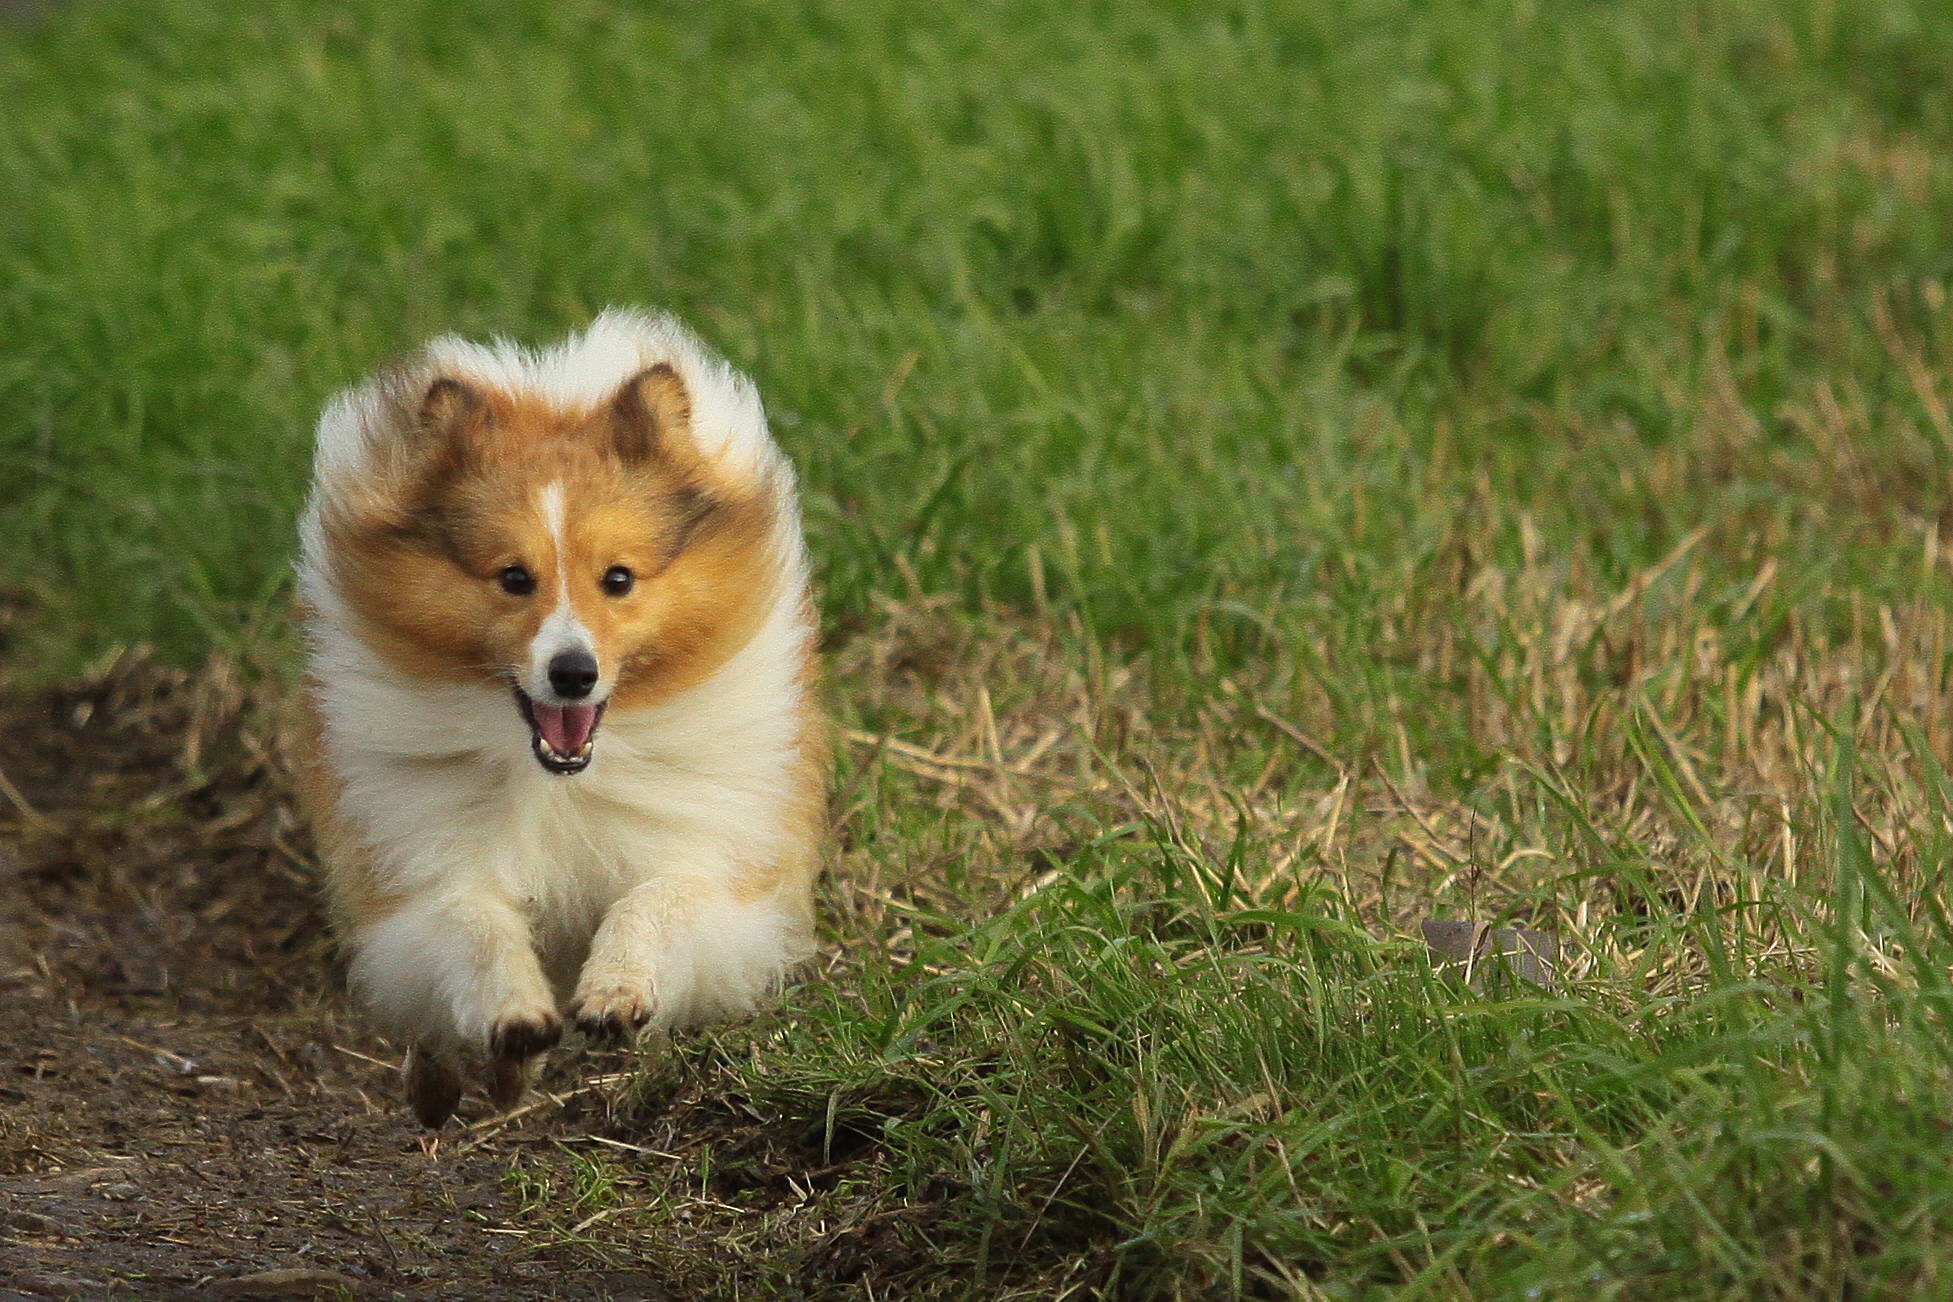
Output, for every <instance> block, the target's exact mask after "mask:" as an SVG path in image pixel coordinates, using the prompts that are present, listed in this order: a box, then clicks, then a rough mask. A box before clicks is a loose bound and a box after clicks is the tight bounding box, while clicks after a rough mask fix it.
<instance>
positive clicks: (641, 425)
mask: <svg viewBox="0 0 1953 1302" xmlns="http://www.w3.org/2000/svg"><path fill="white" fill-rule="evenodd" d="M610 439H611V446H612V447H613V448H615V449H616V451H617V455H618V456H619V457H622V458H623V459H624V461H626V462H627V463H630V464H633V465H635V464H637V463H639V462H642V461H646V460H649V459H650V458H651V457H652V456H653V455H663V456H671V455H673V454H675V453H683V452H685V451H688V450H689V449H690V448H691V446H692V395H691V393H690V392H688V391H687V390H686V388H685V381H683V380H681V379H679V378H678V372H677V371H675V370H673V369H672V367H671V364H670V363H669V362H659V363H658V364H657V365H656V366H649V367H646V368H645V369H644V370H642V371H639V372H638V373H637V374H636V375H633V376H632V377H631V378H630V379H628V380H626V381H624V387H623V388H621V389H619V390H618V391H617V397H616V398H615V399H613V400H612V401H611V404H610Z"/></svg>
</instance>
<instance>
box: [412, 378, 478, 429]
mask: <svg viewBox="0 0 1953 1302" xmlns="http://www.w3.org/2000/svg"><path fill="white" fill-rule="evenodd" d="M485 406H487V403H485V402H484V401H483V400H482V396H481V394H480V393H479V392H477V391H476V389H475V388H474V387H473V386H472V385H468V384H464V383H462V382H461V381H460V380H457V379H455V378H454V377H453V376H451V375H443V376H441V377H440V378H438V379H436V380H435V381H434V383H432V384H430V385H428V386H427V392H426V393H425V394H423V395H422V396H421V400H420V417H419V420H418V422H417V423H418V424H419V426H420V430H421V433H422V434H423V435H425V436H428V437H432V438H445V437H447V436H448V435H450V434H455V433H458V432H460V430H461V429H462V428H463V427H464V426H466V425H468V424H469V423H471V422H472V421H473V420H474V418H475V417H476V416H477V415H479V414H480V413H481V410H482V408H483V407H485Z"/></svg>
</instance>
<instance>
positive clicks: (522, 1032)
mask: <svg viewBox="0 0 1953 1302" xmlns="http://www.w3.org/2000/svg"><path fill="white" fill-rule="evenodd" d="M562 1038H563V1019H562V1018H560V1017H558V1016H557V1015H556V1014H555V1013H528V1014H523V1015H520V1016H514V1017H504V1018H502V1019H501V1020H500V1021H498V1022H496V1023H495V1025H493V1026H491V1027H489V1028H488V1056H489V1057H491V1058H496V1059H506V1060H508V1061H511V1062H521V1061H522V1060H523V1059H525V1058H533V1057H535V1056H536V1055H537V1054H539V1053H541V1052H542V1051H543V1050H545V1049H547V1048H549V1047H551V1046H552V1045H554V1044H555V1043H556V1042H557V1041H558V1040H560V1039H562Z"/></svg>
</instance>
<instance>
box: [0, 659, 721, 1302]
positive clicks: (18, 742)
mask: <svg viewBox="0 0 1953 1302" xmlns="http://www.w3.org/2000/svg"><path fill="white" fill-rule="evenodd" d="M264 704H265V702H264V699H262V696H261V693H260V692H259V691H258V689H253V688H251V687H249V686H248V685H246V684H245V683H244V682H243V681H242V679H241V678H240V677H239V676H238V675H236V674H234V673H229V672H226V671H225V670H224V669H223V668H222V667H221V666H219V667H217V668H214V669H212V670H211V671H208V672H204V673H201V674H198V675H194V676H192V675H187V674H183V673H179V672H175V671H170V670H166V669H162V668H158V667H155V666H153V665H149V664H147V663H145V662H143V661H142V660H140V659H139V658H132V657H124V658H123V660H121V661H120V662H118V663H117V664H115V665H113V666H111V667H110V669H109V670H108V671H106V672H105V673H103V674H102V675H100V676H99V677H98V678H96V679H94V680H92V681H90V682H89V683H87V684H85V685H83V686H81V687H78V688H74V689H71V690H66V691H61V692H56V693H52V694H35V695H32V696H27V697H16V698H14V699H12V700H8V701H5V702H0V773H4V774H5V775H6V777H7V778H8V779H10V782H11V785H12V787H13V788H14V789H13V791H12V792H11V793H7V792H4V791H0V795H5V797H6V798H5V800H4V802H0V1302H6V1300H7V1299H13V1298H18V1297H23V1296H25V1297H48V1296H54V1297H82V1298H93V1297H101V1296H118V1297H140V1298H177V1297H182V1298H207V1297H271V1296H276V1297H313V1296H317V1297H341V1296H347V1295H355V1296H363V1297H376V1298H385V1297H411V1298H423V1297H425V1298H457V1299H460V1298H467V1299H478V1298H513V1299H527V1298H572V1299H581V1298H613V1299H618V1300H620V1302H621V1300H622V1299H627V1298H643V1299H651V1298H665V1297H670V1296H692V1294H691V1293H690V1292H689V1291H685V1292H679V1291H676V1285H675V1283H674V1282H673V1281H672V1280H670V1279H669V1278H668V1277H666V1276H661V1275H659V1274H657V1273H654V1272H651V1271H647V1270H646V1269H645V1268H644V1265H643V1262H642V1261H641V1260H640V1259H639V1258H638V1257H636V1256H634V1255H633V1254H632V1253H630V1252H627V1251H619V1250H618V1248H617V1245H616V1244H615V1243H609V1244H607V1243H606V1241H605V1240H604V1237H603V1233H604V1228H605V1227H603V1226H596V1227H590V1228H588V1231H587V1232H584V1231H579V1232H578V1233H576V1234H564V1233H562V1232H561V1230H560V1227H561V1223H562V1222H561V1218H560V1217H557V1216H548V1217H541V1216H539V1215H538V1214H537V1208H536V1207H535V1205H534V1202H535V1200H534V1198H533V1197H532V1196H527V1195H530V1194H532V1193H533V1191H534V1190H536V1189H538V1188H544V1187H567V1185H568V1183H569V1181H570V1175H571V1173H570V1170H569V1168H571V1167H572V1166H573V1165H574V1163H575V1160H576V1158H575V1152H576V1146H577V1143H579V1142H581V1143H589V1142H593V1141H591V1140H590V1139H589V1134H590V1132H591V1131H592V1130H596V1129H601V1128H602V1122H603V1118H604V1117H605V1116H606V1115H607V1111H608V1105H609V1104H610V1103H611V1102H612V1100H610V1099H609V1098H607V1097H606V1093H605V1089H606V1087H603V1086H599V1087H597V1088H595V1089H590V1088H588V1087H587V1086H586V1087H585V1088H584V1089H583V1092H582V1093H579V1094H576V1095H575V1096H574V1097H572V1098H570V1099H569V1100H568V1101H567V1102H560V1103H559V1102H556V1101H551V1100H543V1101H542V1103H541V1106H538V1107H535V1108H532V1109H531V1110H530V1111H529V1112H528V1113H526V1114H524V1115H523V1116H522V1117H520V1118H518V1119H517V1124H515V1125H513V1126H508V1127H503V1126H500V1125H497V1124H492V1123H489V1122H487V1121H485V1120H484V1118H485V1108H484V1106H483V1105H482V1104H481V1103H479V1102H478V1101H477V1102H475V1103H474V1104H473V1107H474V1111H473V1112H472V1113H468V1114H466V1115H464V1117H463V1121H464V1122H467V1121H473V1122H475V1123H477V1124H476V1128H475V1129H473V1130H468V1129H463V1128H458V1127H457V1126H455V1125H453V1124H451V1125H450V1126H449V1128H448V1130H447V1131H446V1132H445V1133H444V1134H443V1135H442V1136H441V1138H440V1141H439V1142H438V1143H434V1142H430V1140H429V1139H428V1137H427V1136H426V1135H425V1134H424V1133H423V1132H422V1131H420V1130H419V1129H418V1128H417V1127H416V1126H414V1125H413V1124H412V1123H411V1121H410V1120H409V1119H408V1118H407V1116H406V1114H405V1112H404V1110H403V1109H402V1108H401V1107H400V1106H399V1105H398V1103H397V1101H396V1099H397V1087H396V1083H395V1079H394V1074H393V1072H392V1071H391V1070H390V1069H389V1068H388V1066H387V1065H386V1064H387V1063H388V1062H390V1061H392V1059H393V1057H394V1053H395V1051H394V1050H393V1049H391V1048H390V1047H388V1046H386V1045H385V1044H383V1043H381V1042H379V1041H377V1040H375V1039H373V1038H372V1037H370V1036H368V1035H366V1034H365V1033H364V1032H363V1031H362V1030H361V1029H360V1027H359V1025H358V1023H357V1021H356V1020H355V1019H354V1017H353V1016H352V1015H351V1012H350V1010H349V1009H348V1007H347V1006H346V1003H345V1000H344V998H343V996H342V995H341V994H340V993H339V985H338V978H337V975H336V973H335V972H334V970H333V968H332V965H331V959H330V945H329V943H328V941H327V939H326V937H325V935H324V932H323V930H322V926H321V920H320V917H319V914H318V911H317V909H316V907H315V903H314V890H313V884H312V880H311V877H310V870H309V868H308V867H307V861H306V858H305V851H304V845H303V837H302V832H301V830H300V829H299V828H298V827H297V826H296V823H295V821H294V819H293V816H292V812H291V809H290V807H289V802H288V800H287V798H286V795H285V790H286V788H285V784H284V783H283V782H282V781H281V780H280V766H279V764H278V762H277V747H276V745H275V744H274V732H275V730H274V729H273V728H272V727H271V726H270V725H269V723H268V722H267V721H268V720H269V719H270V717H271V715H270V713H269V712H268V711H267V710H266V709H265V708H264ZM621 1066H622V1062H621V1059H619V1058H618V1057H616V1056H612V1057H611V1058H610V1059H608V1060H602V1059H598V1060H594V1061H593V1060H592V1059H591V1058H590V1057H588V1056H578V1057H577V1058H575V1059H574V1060H572V1061H568V1062H558V1063H556V1064H554V1065H553V1066H552V1069H551V1075H550V1076H548V1077H546V1078H545V1081H544V1087H545V1088H546V1089H549V1090H553V1091H559V1092H560V1091H566V1090H574V1089H576V1088H578V1085H579V1084H580V1083H582V1082H584V1081H587V1078H588V1076H589V1075H590V1074H592V1073H596V1074H598V1075H602V1074H606V1073H608V1074H615V1073H617V1071H618V1070H619V1068H620V1067H621ZM571 1073H575V1074H574V1075H572V1074H571ZM609 1088H615V1087H614V1086H613V1087H609ZM563 1141H571V1142H563ZM552 1176H560V1177H561V1179H560V1180H558V1181H556V1182H555V1183H553V1184H552ZM553 1210H554V1211H560V1210H562V1209H560V1208H559V1209H553ZM266 1272H273V1273H272V1274H266ZM253 1277H255V1278H253Z"/></svg>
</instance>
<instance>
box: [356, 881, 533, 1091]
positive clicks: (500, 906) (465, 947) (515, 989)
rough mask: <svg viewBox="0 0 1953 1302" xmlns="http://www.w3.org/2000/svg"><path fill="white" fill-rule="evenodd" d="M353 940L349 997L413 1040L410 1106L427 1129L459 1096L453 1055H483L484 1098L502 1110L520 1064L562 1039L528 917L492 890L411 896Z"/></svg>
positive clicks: (518, 1086) (518, 1081)
mask: <svg viewBox="0 0 1953 1302" xmlns="http://www.w3.org/2000/svg"><path fill="white" fill-rule="evenodd" d="M349 939H350V941H351V943H352V947H353V962H352V968H351V972H350V973H349V977H350V984H351V986H352V988H353V991H354V993H355V994H356V995H357V996H358V997H359V998H360V1000H361V1001H362V1002H363V1003H365V1004H366V1005H367V1006H368V1007H369V1008H371V1009H372V1010H373V1011H374V1012H375V1013H376V1014H377V1015H378V1016H379V1018H380V1019H381V1020H382V1021H384V1022H385V1023H386V1024H388V1025H389V1026H391V1027H393V1028H395V1029H397V1030H400V1031H404V1032H405V1033H407V1034H408V1035H409V1036H411V1037H412V1039H413V1043H414V1050H413V1061H412V1062H411V1063H410V1065H409V1070H408V1079H407V1090H408V1095H409V1101H410V1102H411V1103H413V1105H414V1109H415V1111H416V1112H417V1113H419V1114H420V1116H421V1119H422V1120H423V1121H426V1122H428V1124H430V1125H439V1124H440V1122H441V1121H442V1120H445V1119H446V1117H447V1114H448V1113H449V1112H452V1111H453V1109H454V1103H455V1101H456V1100H457V1099H458V1098H459V1095H460V1084H459V1081H460V1077H459V1074H458V1068H457V1066H456V1064H455V1057H456V1055H457V1053H458V1052H471V1053H474V1054H477V1055H483V1056H486V1057H487V1059H488V1060H489V1086H490V1092H491V1093H492V1094H494V1095H495V1097H496V1102H497V1103H499V1104H502V1105H503V1106H507V1105H508V1104H509V1103H512V1102H514V1099H515V1096H517V1095H519V1094H520V1093H521V1090H522V1071H521V1067H522V1064H523V1063H524V1062H525V1061H526V1060H528V1059H529V1058H531V1057H533V1056H534V1055H536V1054H538V1053H541V1052H542V1051H543V1050H544V1049H547V1048H548V1047H549V1046H550V1045H552V1044H554V1043H556V1041H557V1039H558V1038H559V1037H560V1036H561V1034H562V1029H563V1024H562V1019H561V1018H560V1017H559V1016H558V1015H557V1012H556V996H555V993H554V991H552V990H551V988H550V984H549V981H548V978H546V977H545V976H544V975H543V971H542V965H541V963H540V962H538V960H537V957H536V951H535V945H534V943H533V940H532V938H531V936H530V931H529V924H528V922H527V920H526V919H524V918H523V916H522V914H521V912H520V911H519V910H518V909H517V908H516V907H515V906H514V904H513V903H511V902H510V901H509V900H508V899H507V898H506V897H504V896H503V895H501V894H500V893H499V892H496V891H494V890H492V889H490V888H488V887H484V886H473V887H469V888H464V889H459V890H452V891H446V892H443V893H440V894H436V895H428V896H423V897H420V898H418V899H413V900H410V901H409V902H408V903H407V904H405V905H404V906H402V907H401V908H399V909H397V910H395V911H394V912H393V913H391V914H389V915H387V916H386V917H385V918H382V919H381V920H379V921H378V922H375V923H373V924H370V925H368V926H364V927H361V928H358V929H357V930H356V931H354V932H353V934H352V935H351V936H350V937H349Z"/></svg>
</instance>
